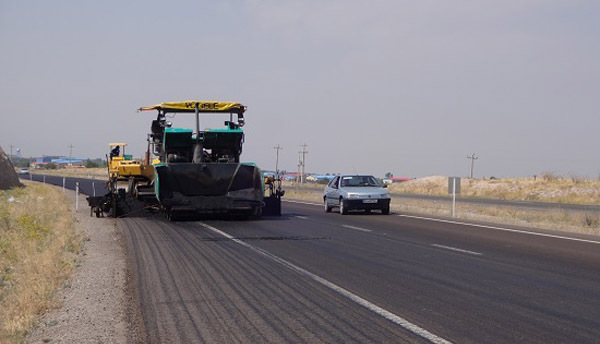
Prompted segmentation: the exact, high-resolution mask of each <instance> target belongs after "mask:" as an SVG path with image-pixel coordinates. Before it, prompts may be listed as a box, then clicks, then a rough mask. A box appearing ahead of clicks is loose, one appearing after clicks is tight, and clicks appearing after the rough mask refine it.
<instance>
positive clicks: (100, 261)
mask: <svg viewBox="0 0 600 344" xmlns="http://www.w3.org/2000/svg"><path fill="white" fill-rule="evenodd" d="M65 192H67V195H68V198H69V199H70V200H71V201H72V206H73V214H74V216H75V225H76V226H77V227H78V229H79V230H80V231H81V232H82V233H83V235H84V237H85V243H84V248H83V250H82V252H81V254H80V255H79V257H78V262H77V267H76V270H75V273H74V275H73V277H72V279H71V280H70V281H69V282H67V284H66V285H65V287H64V288H63V289H61V290H59V291H58V292H57V295H56V298H57V299H59V300H60V303H61V304H62V306H61V307H60V308H58V309H54V310H50V311H48V312H47V313H46V314H44V315H43V316H42V317H41V318H40V319H39V321H38V323H37V326H36V327H35V328H34V329H33V330H32V332H31V333H30V334H29V335H28V336H27V338H26V343H126V342H135V333H136V332H137V331H131V327H135V326H131V325H130V324H132V323H133V322H132V319H135V318H136V316H134V315H132V314H133V313H135V312H134V311H133V310H132V306H131V305H132V304H133V303H132V298H131V297H130V295H131V293H130V289H131V287H129V286H128V284H129V280H130V279H129V277H128V269H127V260H126V254H125V246H124V244H123V240H122V239H121V235H120V233H119V232H118V231H117V229H116V225H115V220H114V219H111V218H95V217H90V215H89V208H88V207H87V203H86V201H85V196H84V195H80V196H79V210H78V211H75V193H74V192H73V191H68V190H67V191H65Z"/></svg>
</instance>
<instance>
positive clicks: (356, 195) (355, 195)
mask: <svg viewBox="0 0 600 344" xmlns="http://www.w3.org/2000/svg"><path fill="white" fill-rule="evenodd" d="M348 198H358V194H355V193H354V194H353V193H351V194H348Z"/></svg>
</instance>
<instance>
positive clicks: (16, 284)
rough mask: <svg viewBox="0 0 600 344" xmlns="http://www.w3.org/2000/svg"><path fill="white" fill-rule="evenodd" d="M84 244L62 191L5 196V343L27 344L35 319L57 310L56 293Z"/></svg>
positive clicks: (0, 209)
mask: <svg viewBox="0 0 600 344" xmlns="http://www.w3.org/2000/svg"><path fill="white" fill-rule="evenodd" d="M9 200H11V201H9ZM81 242H82V238H81V235H80V234H78V232H77V231H76V229H75V226H74V219H73V215H72V212H71V209H70V207H69V205H68V201H67V199H66V197H65V195H64V194H63V193H62V192H60V191H59V189H57V188H54V187H51V186H48V185H43V184H38V183H29V182H26V187H25V188H20V189H14V190H10V191H0V343H20V342H22V341H23V339H24V337H25V335H26V334H27V332H28V330H29V329H31V327H32V326H33V324H34V320H35V318H36V316H38V315H40V314H42V313H44V312H46V311H47V310H48V309H50V308H53V307H55V306H57V301H56V300H54V299H53V295H54V292H55V291H56V290H57V289H58V288H60V287H62V286H63V285H64V283H65V281H67V278H68V277H69V276H70V275H71V273H72V271H73V268H74V266H75V260H76V257H77V253H78V252H79V250H80V247H81V246H80V245H81Z"/></svg>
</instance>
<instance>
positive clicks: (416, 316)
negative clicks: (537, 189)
mask: <svg viewBox="0 0 600 344" xmlns="http://www.w3.org/2000/svg"><path fill="white" fill-rule="evenodd" d="M46 181H47V182H53V183H55V184H58V185H61V184H62V178H60V179H58V178H57V179H56V180H54V179H51V178H49V177H47V180H46ZM79 182H80V186H81V187H82V188H83V189H86V190H87V191H86V192H87V193H90V194H91V193H92V192H93V190H92V189H90V187H92V186H95V187H97V188H98V187H99V186H98V185H96V184H97V183H95V182H94V184H92V182H93V181H91V180H83V179H80V180H79ZM72 184H73V185H71V184H69V179H67V187H73V186H74V182H73V183H72ZM102 187H103V186H102ZM96 192H100V190H99V189H98V190H97V191H96ZM283 209H284V215H283V216H282V217H280V218H267V217H265V218H263V219H261V220H257V221H249V222H243V221H232V220H229V221H227V220H218V219H205V220H197V221H185V222H175V223H172V222H167V221H166V220H165V218H164V215H162V214H157V215H148V216H146V217H137V218H136V217H130V218H124V219H119V220H118V221H117V223H118V226H119V228H120V230H121V231H122V233H123V234H124V237H125V238H126V241H127V247H128V252H129V254H130V258H131V265H132V266H131V268H132V272H133V276H134V279H135V281H136V282H135V284H136V286H137V288H136V290H137V293H138V299H139V306H140V310H141V318H142V319H141V322H142V323H143V324H144V329H143V331H144V332H145V333H146V336H147V342H150V343H161V342H162V343H165V342H168V343H173V342H181V343H187V342H218V343H222V342H227V343H230V342H239V343H248V342H261V343H262V342H272V343H285V342H287V343H302V342H304V343H319V342H322V343H332V342H335V343H338V342H347V343H350V342H355V343H369V342H370V343H384V342H386V343H402V342H406V343H415V342H433V343H446V342H454V343H516V342H518V343H596V342H598V338H600V316H599V314H600V312H599V311H598V310H599V309H600V238H598V237H591V236H585V235H575V234H561V233H559V232H551V231H543V230H531V229H525V228H513V227H510V228H508V227H504V228H503V227H502V226H499V225H486V224H471V223H463V222H460V221H455V220H452V219H439V218H438V219H427V218H422V217H419V216H412V215H409V214H392V215H389V216H383V215H376V214H373V215H362V214H360V215H359V214H355V215H349V216H341V215H339V214H337V213H331V214H326V213H324V211H323V210H322V206H321V205H312V204H303V203H292V202H285V203H284V207H283Z"/></svg>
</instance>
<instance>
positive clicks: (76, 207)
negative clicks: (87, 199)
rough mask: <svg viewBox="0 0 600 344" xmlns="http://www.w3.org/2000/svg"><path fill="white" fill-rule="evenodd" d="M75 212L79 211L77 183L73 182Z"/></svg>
mask: <svg viewBox="0 0 600 344" xmlns="http://www.w3.org/2000/svg"><path fill="white" fill-rule="evenodd" d="M75 210H79V182H75Z"/></svg>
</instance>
